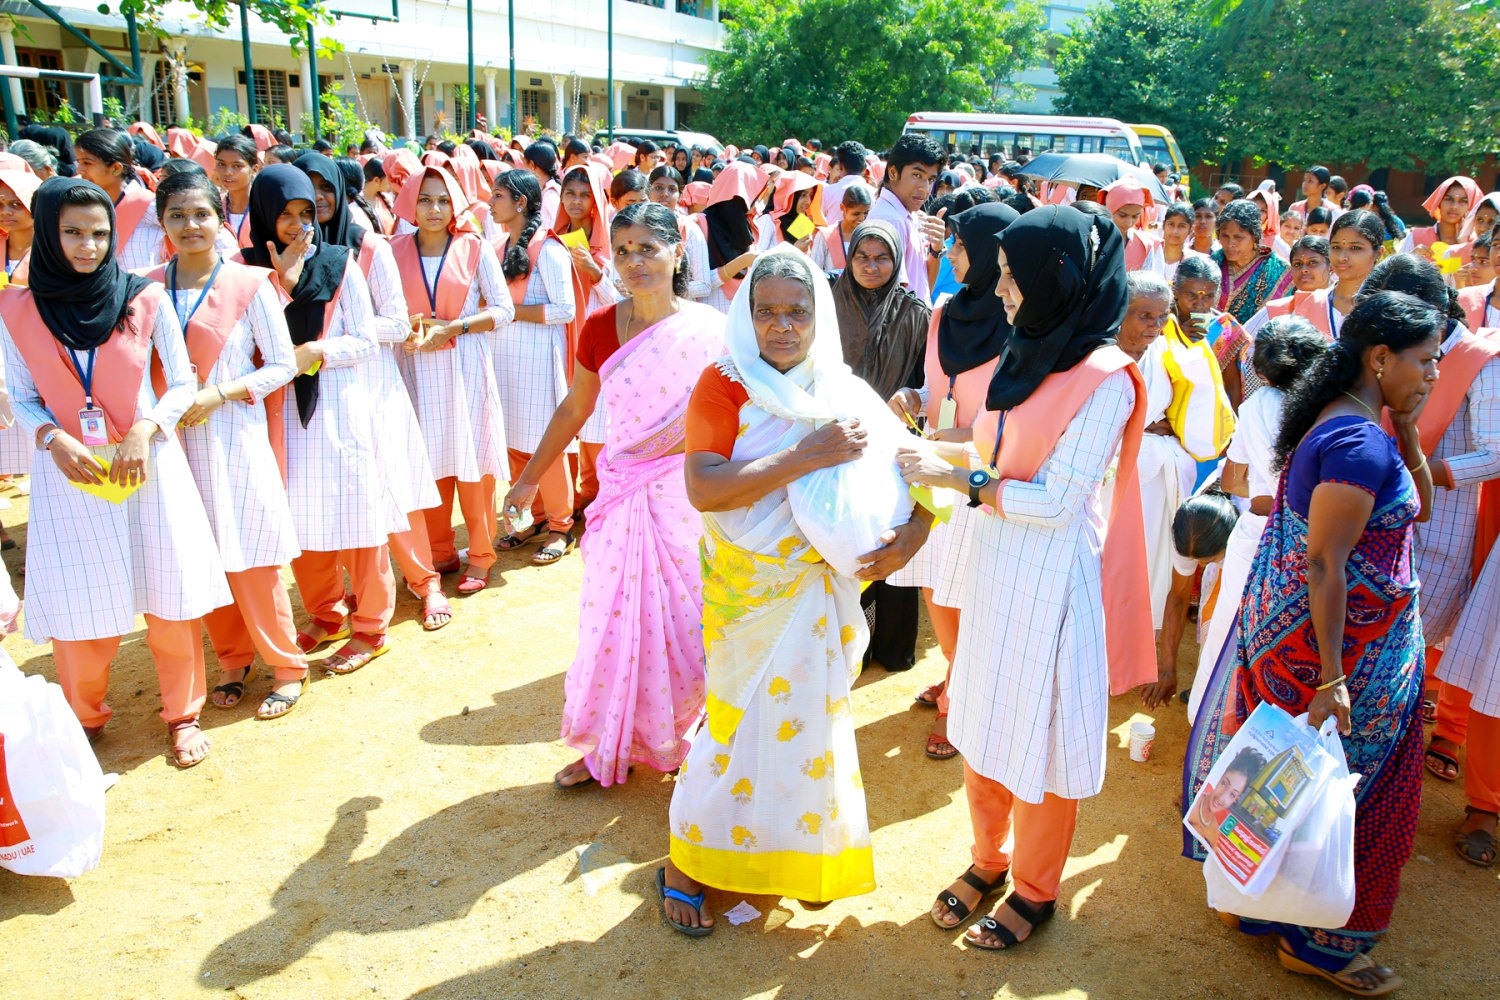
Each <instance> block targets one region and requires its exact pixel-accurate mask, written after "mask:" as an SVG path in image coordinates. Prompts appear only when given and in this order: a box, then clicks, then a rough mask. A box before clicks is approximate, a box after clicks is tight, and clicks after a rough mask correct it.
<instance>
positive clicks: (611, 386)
mask: <svg viewBox="0 0 1500 1000" xmlns="http://www.w3.org/2000/svg"><path fill="white" fill-rule="evenodd" d="M678 304H679V311H678V312H677V313H676V314H674V315H672V316H669V317H667V318H666V319H664V320H661V321H660V322H658V323H656V324H655V325H654V326H651V327H649V328H647V329H646V330H644V331H642V332H641V333H639V334H637V335H636V336H635V337H634V338H632V339H631V340H630V341H629V342H628V343H626V344H624V345H623V346H621V347H620V348H619V349H618V350H617V351H616V352H615V353H614V354H613V355H611V356H610V358H609V360H608V361H606V362H605V363H604V365H603V366H602V368H601V370H600V371H599V373H598V374H599V380H600V389H599V401H598V405H600V406H603V407H604V408H605V410H606V411H607V413H608V414H609V419H608V440H607V441H606V442H605V446H604V449H603V451H601V452H600V455H599V459H598V465H597V469H598V474H599V495H598V497H597V498H596V499H595V500H594V502H593V503H592V504H590V506H589V519H588V529H587V531H586V533H585V534H584V536H583V542H582V552H583V559H584V571H583V593H582V595H581V596H580V600H579V616H580V619H579V629H578V652H577V655H576V657H575V659H574V661H573V664H572V666H571V667H570V668H569V670H568V675H567V680H566V682H565V685H564V691H565V696H566V701H565V704H564V708H563V717H562V740H563V742H565V743H567V744H568V745H569V746H571V747H573V748H574V749H577V750H580V751H582V752H583V754H584V760H585V762H586V764H587V765H588V768H589V773H590V774H592V775H593V776H594V777H595V778H596V779H597V780H598V781H599V782H600V784H602V785H606V786H608V785H611V784H614V783H616V782H623V781H624V780H625V778H626V774H627V773H628V771H629V767H630V765H631V764H632V763H644V764H647V765H649V766H650V767H652V768H654V769H656V770H658V771H670V770H672V769H673V768H675V767H677V766H678V765H680V764H681V763H682V761H683V759H684V758H685V757H686V756H687V752H688V742H687V740H686V739H685V738H684V737H685V736H686V734H687V731H688V730H689V729H690V728H691V727H692V726H693V725H694V724H696V722H697V721H698V718H699V716H700V714H701V712H702V709H703V699H704V681H703V638H702V629H701V622H700V619H701V609H702V597H701V593H700V592H701V577H700V572H699V566H698V551H697V549H698V543H699V539H700V537H701V535H702V520H701V519H700V517H699V516H698V512H697V511H696V510H694V508H693V506H692V504H691V503H689V502H688V498H687V486H686V484H685V482H684V481H683V471H682V470H683V462H684V456H683V454H682V453H681V452H680V451H677V449H678V448H679V446H680V445H681V444H682V442H683V438H684V436H685V433H686V426H687V407H688V400H689V398H690V397H691V395H692V387H693V385H694V383H695V382H696V381H697V377H698V375H699V373H701V372H702V371H703V369H704V368H705V367H707V366H708V365H709V364H711V363H712V362H713V360H714V359H715V358H717V357H719V356H720V355H721V354H722V353H723V350H724V341H723V337H722V335H721V333H720V331H721V329H722V327H723V322H724V319H723V316H722V315H721V314H719V313H718V312H717V311H716V310H714V309H710V308H709V307H707V306H700V305H697V304H696V303H691V302H687V301H683V300H679V303H678ZM597 315H599V316H602V317H603V318H605V319H606V320H607V321H608V322H609V323H610V325H611V327H613V323H614V317H615V312H614V310H613V309H610V310H605V311H602V312H601V313H600V314H597ZM596 322H597V320H596ZM674 451H676V452H677V453H676V454H673V452H674Z"/></svg>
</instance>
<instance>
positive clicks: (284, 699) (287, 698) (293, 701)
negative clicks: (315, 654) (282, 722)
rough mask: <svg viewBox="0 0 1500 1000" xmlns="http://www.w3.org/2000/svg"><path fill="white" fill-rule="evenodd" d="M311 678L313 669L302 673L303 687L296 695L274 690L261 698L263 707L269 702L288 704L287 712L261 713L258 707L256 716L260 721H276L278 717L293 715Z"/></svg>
mask: <svg viewBox="0 0 1500 1000" xmlns="http://www.w3.org/2000/svg"><path fill="white" fill-rule="evenodd" d="M311 679H312V671H311V670H309V671H308V672H307V673H305V674H303V675H302V687H301V688H299V689H298V691H297V693H296V694H294V695H285V694H280V693H279V692H276V691H272V692H271V693H270V694H268V695H266V696H265V697H264V698H262V699H261V702H260V707H261V708H265V707H266V705H268V704H276V705H286V706H288V707H287V710H286V711H285V712H278V713H277V714H275V715H261V714H260V709H256V712H255V718H256V719H257V720H258V721H260V722H275V721H276V720H277V719H284V718H286V717H287V716H288V715H291V714H292V709H294V708H296V707H297V702H299V701H301V700H302V696H303V695H304V694H306V693H307V685H308V682H309V681H310V680H311Z"/></svg>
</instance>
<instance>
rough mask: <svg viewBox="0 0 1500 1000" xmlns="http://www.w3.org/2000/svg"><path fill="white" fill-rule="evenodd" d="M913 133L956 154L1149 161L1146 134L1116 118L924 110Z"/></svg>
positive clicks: (909, 126)
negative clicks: (1068, 155)
mask: <svg viewBox="0 0 1500 1000" xmlns="http://www.w3.org/2000/svg"><path fill="white" fill-rule="evenodd" d="M906 131H907V132H923V133H926V134H927V135H930V136H932V137H933V138H934V139H936V140H937V142H938V145H940V146H942V147H943V148H945V149H947V150H948V151H949V152H950V153H969V152H971V151H972V150H974V149H975V148H976V147H977V148H978V150H979V151H980V153H981V154H983V155H984V156H986V157H987V156H989V155H990V154H991V153H1002V154H1004V155H1005V157H1006V158H1007V159H1015V158H1016V155H1017V154H1018V153H1022V152H1027V151H1029V152H1030V154H1031V155H1032V156H1038V155H1040V154H1042V153H1047V152H1057V153H1108V154H1110V155H1111V156H1114V157H1117V158H1118V159H1121V160H1124V161H1125V162H1126V163H1131V164H1139V163H1143V162H1145V160H1146V156H1145V153H1144V152H1143V150H1142V149H1141V139H1140V136H1138V135H1136V133H1135V131H1134V130H1133V129H1131V127H1130V126H1129V125H1126V124H1125V123H1123V122H1118V121H1116V120H1115V119H1113V118H1070V117H1065V116H1061V115H990V114H980V113H979V112H974V111H918V112H917V113H915V114H913V115H912V116H911V117H910V118H908V119H906Z"/></svg>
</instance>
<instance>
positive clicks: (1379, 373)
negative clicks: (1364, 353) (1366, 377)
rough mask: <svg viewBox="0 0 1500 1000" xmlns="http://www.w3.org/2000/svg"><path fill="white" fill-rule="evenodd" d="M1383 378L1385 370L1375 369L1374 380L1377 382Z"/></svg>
mask: <svg viewBox="0 0 1500 1000" xmlns="http://www.w3.org/2000/svg"><path fill="white" fill-rule="evenodd" d="M1383 378H1385V369H1384V368H1377V369H1375V379H1376V381H1379V380H1380V379H1383Z"/></svg>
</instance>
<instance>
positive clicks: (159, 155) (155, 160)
mask: <svg viewBox="0 0 1500 1000" xmlns="http://www.w3.org/2000/svg"><path fill="white" fill-rule="evenodd" d="M131 145H133V146H135V165H136V166H138V167H143V168H145V169H146V170H150V171H152V172H155V171H156V169H157V168H158V167H160V166H161V165H162V164H163V163H166V162H167V154H166V153H163V152H162V151H161V147H160V146H153V145H151V143H149V142H147V141H146V140H145V139H142V138H141V137H140V136H135V137H134V141H133V142H132V143H131Z"/></svg>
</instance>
